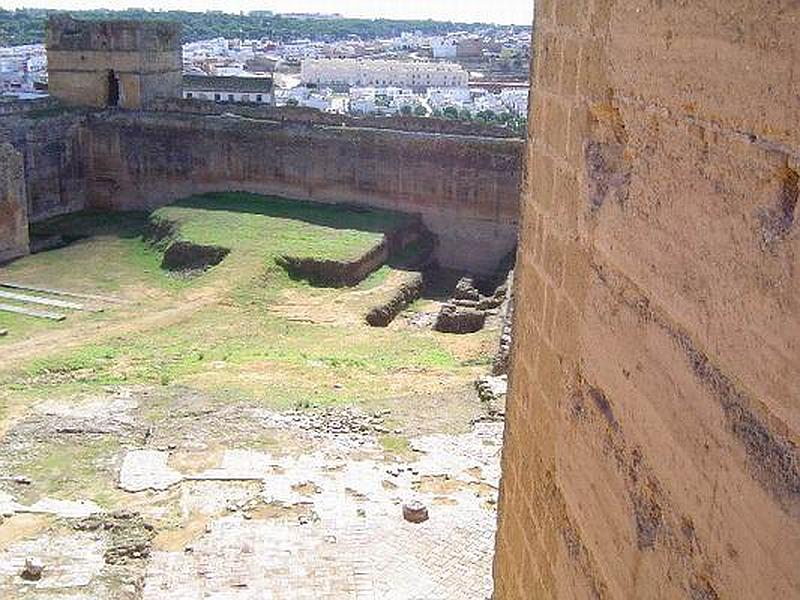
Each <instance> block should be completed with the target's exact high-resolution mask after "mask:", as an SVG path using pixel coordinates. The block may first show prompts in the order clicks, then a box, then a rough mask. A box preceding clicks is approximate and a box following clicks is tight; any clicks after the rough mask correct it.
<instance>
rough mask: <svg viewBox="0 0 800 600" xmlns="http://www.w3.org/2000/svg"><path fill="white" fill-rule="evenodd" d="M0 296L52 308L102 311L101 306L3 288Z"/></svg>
mask: <svg viewBox="0 0 800 600" xmlns="http://www.w3.org/2000/svg"><path fill="white" fill-rule="evenodd" d="M0 298H2V299H5V300H15V301H17V302H27V303H30V304H41V305H43V306H52V307H54V308H67V309H69V310H80V311H84V312H93V313H99V312H103V309H102V308H97V307H93V306H86V305H85V304H78V303H77V302H67V301H66V300H55V299H53V298H42V297H41V296H29V295H28V294H15V293H14V292H5V291H3V290H0Z"/></svg>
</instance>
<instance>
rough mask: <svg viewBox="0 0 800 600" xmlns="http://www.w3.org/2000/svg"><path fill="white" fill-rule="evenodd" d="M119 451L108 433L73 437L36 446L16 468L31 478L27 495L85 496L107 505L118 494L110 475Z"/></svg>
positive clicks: (111, 504) (81, 497)
mask: <svg viewBox="0 0 800 600" xmlns="http://www.w3.org/2000/svg"><path fill="white" fill-rule="evenodd" d="M119 452H120V446H119V443H118V441H117V440H116V439H115V438H113V437H111V436H102V437H93V438H77V439H75V440H69V443H63V441H62V443H57V442H54V443H50V444H45V445H44V446H39V447H38V448H37V450H36V452H35V454H34V455H31V456H29V457H27V459H26V460H25V461H23V463H22V464H20V465H19V466H18V469H19V471H20V472H22V473H25V474H26V475H27V476H28V477H30V478H31V481H32V482H33V483H32V485H31V489H28V490H26V494H28V495H29V496H38V497H42V496H53V497H56V498H60V499H84V498H86V499H89V500H92V501H94V502H96V503H97V504H99V505H100V506H102V507H106V508H108V507H111V506H113V505H114V502H115V499H117V498H118V497H119V493H118V492H117V490H116V488H115V485H114V476H113V471H114V465H113V461H114V458H115V456H116V455H117V454H118V453H119Z"/></svg>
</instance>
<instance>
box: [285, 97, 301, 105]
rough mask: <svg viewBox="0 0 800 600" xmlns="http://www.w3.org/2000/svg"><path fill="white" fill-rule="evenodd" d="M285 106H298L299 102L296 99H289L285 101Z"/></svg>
mask: <svg viewBox="0 0 800 600" xmlns="http://www.w3.org/2000/svg"><path fill="white" fill-rule="evenodd" d="M286 106H300V102H299V101H298V100H297V98H289V99H288V100H286Z"/></svg>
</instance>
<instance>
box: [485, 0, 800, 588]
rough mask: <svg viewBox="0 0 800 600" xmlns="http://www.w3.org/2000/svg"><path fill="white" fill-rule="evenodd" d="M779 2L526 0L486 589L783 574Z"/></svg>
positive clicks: (793, 436) (787, 312)
mask: <svg viewBox="0 0 800 600" xmlns="http://www.w3.org/2000/svg"><path fill="white" fill-rule="evenodd" d="M798 23H800V7H799V6H798V5H797V3H793V2H779V1H775V2H768V1H766V0H765V1H761V2H759V1H752V0H725V1H722V0H718V1H711V0H709V1H699V2H692V3H685V2H681V3H675V2H653V1H651V0H630V1H628V2H615V1H612V0H593V1H591V2H590V1H588V0H587V1H579V0H578V1H576V0H541V1H538V2H537V3H536V40H535V58H534V63H533V66H534V69H533V71H534V73H535V82H534V84H533V92H534V93H533V96H532V98H533V101H532V105H531V115H530V116H531V119H530V123H531V134H530V140H529V146H528V151H527V164H528V169H527V176H526V181H525V184H524V192H523V205H522V217H521V221H522V222H521V230H520V231H521V243H520V248H519V252H518V259H517V271H516V288H515V289H516V302H517V305H516V313H515V322H514V332H515V340H514V348H513V353H512V375H511V391H510V399H509V402H508V407H507V425H506V439H505V446H504V453H503V480H502V484H501V499H500V521H499V530H498V538H497V555H496V560H495V587H496V598H497V599H498V600H506V599H512V598H513V599H526V600H527V599H529V598H551V597H558V598H570V599H572V598H692V599H704V600H713V599H716V598H790V597H797V595H798V593H800V570H798V568H797V565H798V564H800V542H798V540H800V454H799V453H798V447H797V444H798V441H799V440H800V346H799V344H800V318H799V317H800V231H799V229H800V226H798V224H797V222H796V220H797V212H798V208H797V199H798V187H799V186H798V181H799V179H800V178H799V177H798V171H799V170H800V164H798V162H800V161H799V160H798V159H799V158H800V128H798V127H797V124H798V122H800V77H798V76H797V65H798V59H800V37H798V35H797V24H798Z"/></svg>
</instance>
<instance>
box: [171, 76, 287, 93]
mask: <svg viewBox="0 0 800 600" xmlns="http://www.w3.org/2000/svg"><path fill="white" fill-rule="evenodd" d="M183 88H184V89H187V90H196V91H200V92H253V93H269V92H271V91H272V78H271V77H218V76H212V75H184V76H183Z"/></svg>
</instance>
